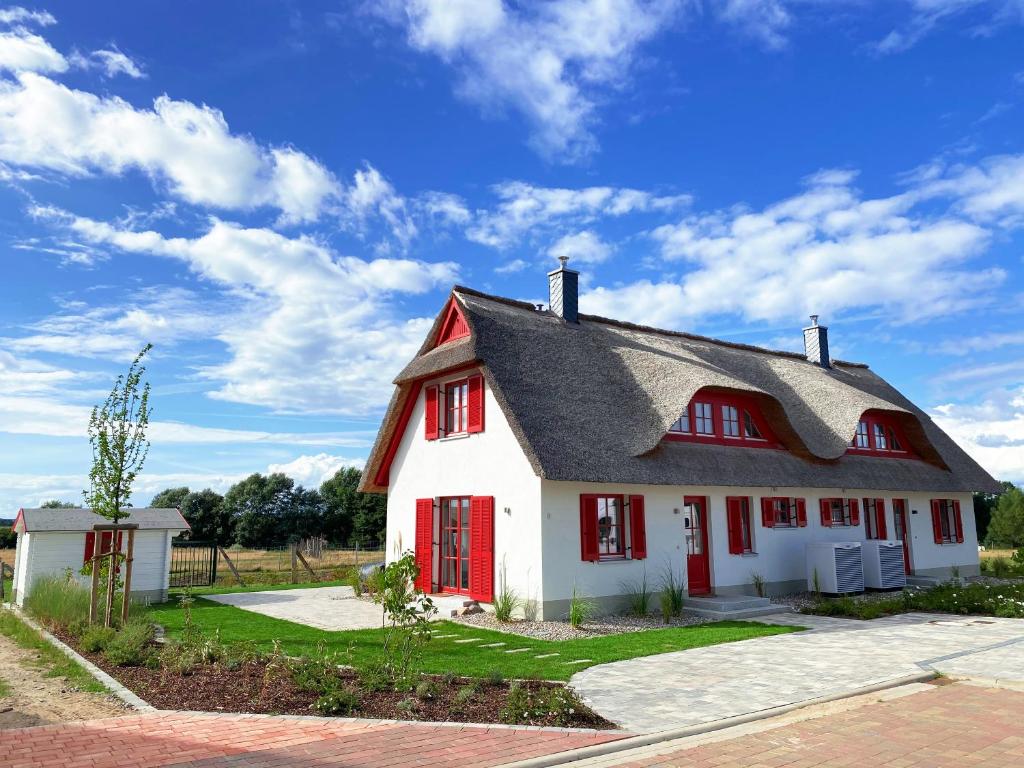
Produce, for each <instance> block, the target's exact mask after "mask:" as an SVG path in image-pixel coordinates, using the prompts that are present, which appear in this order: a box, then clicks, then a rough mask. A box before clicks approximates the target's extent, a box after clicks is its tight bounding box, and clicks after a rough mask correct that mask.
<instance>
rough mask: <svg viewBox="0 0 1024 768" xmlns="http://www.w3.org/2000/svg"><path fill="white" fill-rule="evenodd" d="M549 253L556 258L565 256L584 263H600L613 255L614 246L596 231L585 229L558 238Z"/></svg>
mask: <svg viewBox="0 0 1024 768" xmlns="http://www.w3.org/2000/svg"><path fill="white" fill-rule="evenodd" d="M548 255H549V256H552V257H554V258H556V259H559V258H562V257H565V258H567V259H571V260H572V261H573V262H579V263H582V264H599V263H600V262H602V261H606V260H607V259H608V257H609V256H611V255H612V248H611V246H610V245H608V243H606V242H604V241H603V240H602V239H601V238H600V237H599V236H598V234H597V233H596V232H593V231H592V230H589V229H585V230H583V231H582V232H576V233H575V234H571V235H563V236H562V237H560V238H558V240H556V241H555V242H554V243H553V244H552V246H551V247H550V248H549V249H548Z"/></svg>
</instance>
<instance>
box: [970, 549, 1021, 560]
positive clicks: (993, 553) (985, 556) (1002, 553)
mask: <svg viewBox="0 0 1024 768" xmlns="http://www.w3.org/2000/svg"><path fill="white" fill-rule="evenodd" d="M1015 551H1016V550H1013V549H986V550H985V551H984V552H979V553H978V554H979V555H980V556H981V559H982V560H990V559H992V558H993V557H1005V558H1011V557H1013V553H1014V552H1015Z"/></svg>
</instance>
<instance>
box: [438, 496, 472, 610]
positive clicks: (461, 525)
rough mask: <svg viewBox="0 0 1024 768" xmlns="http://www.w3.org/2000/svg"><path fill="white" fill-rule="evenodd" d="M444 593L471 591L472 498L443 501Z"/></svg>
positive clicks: (442, 549) (458, 497)
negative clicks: (470, 509)
mask: <svg viewBox="0 0 1024 768" xmlns="http://www.w3.org/2000/svg"><path fill="white" fill-rule="evenodd" d="M441 591H442V592H461V593H468V592H469V497H468V496H456V497H452V498H445V499H441Z"/></svg>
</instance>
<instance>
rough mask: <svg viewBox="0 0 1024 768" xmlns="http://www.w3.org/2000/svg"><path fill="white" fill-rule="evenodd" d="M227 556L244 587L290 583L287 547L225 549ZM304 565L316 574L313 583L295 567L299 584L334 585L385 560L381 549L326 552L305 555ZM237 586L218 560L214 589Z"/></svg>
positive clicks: (228, 570)
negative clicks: (355, 570)
mask: <svg viewBox="0 0 1024 768" xmlns="http://www.w3.org/2000/svg"><path fill="white" fill-rule="evenodd" d="M226 551H227V555H228V557H229V558H230V559H231V562H232V563H233V564H234V566H235V568H236V569H237V570H238V572H239V574H240V575H241V577H242V580H243V581H244V582H245V583H246V584H247V585H249V584H277V583H281V582H286V581H291V577H292V557H291V551H290V550H289V549H288V548H287V547H280V548H277V549H241V550H239V549H236V550H231V549H228V550H226ZM304 557H305V559H306V562H307V563H309V567H310V568H312V569H313V572H314V573H315V574H316V578H315V579H314V578H313V577H312V576H311V575H310V573H309V571H307V570H306V569H305V567H304V566H303V565H302V563H301V562H299V563H298V567H297V570H296V577H297V579H298V581H301V582H310V581H314V580H315V581H336V580H341V579H344V578H346V576H347V575H348V573H349V571H350V570H351V569H352V568H353V567H357V566H360V565H366V564H368V563H377V562H381V561H383V560H384V550H382V549H328V548H324V549H323V550H322V552H321V553H320V557H315V556H313V555H311V554H305V553H304ZM232 584H237V582H236V581H235V578H234V575H233V574H232V573H231V569H230V568H229V567H228V564H227V563H226V562H224V558H223V556H220V557H219V558H218V563H217V585H218V586H227V585H232Z"/></svg>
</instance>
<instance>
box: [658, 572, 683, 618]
mask: <svg viewBox="0 0 1024 768" xmlns="http://www.w3.org/2000/svg"><path fill="white" fill-rule="evenodd" d="M660 602H661V617H662V618H663V619H664V620H665V623H666V624H668V623H669V621H671V620H672V617H674V616H679V615H680V614H682V612H683V582H682V580H679V581H677V580H676V572H675V571H674V570H673V569H672V566H668V567H667V568H665V572H664V573H663V574H662V577H661V600H660Z"/></svg>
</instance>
